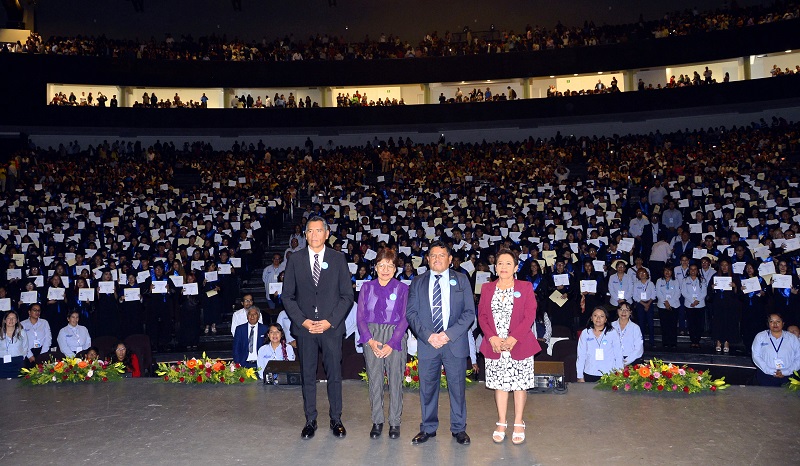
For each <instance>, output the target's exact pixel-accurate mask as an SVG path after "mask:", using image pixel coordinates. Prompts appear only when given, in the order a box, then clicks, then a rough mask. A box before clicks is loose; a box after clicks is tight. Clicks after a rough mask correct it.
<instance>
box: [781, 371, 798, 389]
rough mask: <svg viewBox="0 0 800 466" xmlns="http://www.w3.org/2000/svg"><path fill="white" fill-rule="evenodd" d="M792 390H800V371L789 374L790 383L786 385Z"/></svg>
mask: <svg viewBox="0 0 800 466" xmlns="http://www.w3.org/2000/svg"><path fill="white" fill-rule="evenodd" d="M784 386H785V387H786V389H787V390H789V391H790V392H798V391H800V373H798V372H797V371H794V374H792V375H790V376H789V383H787V384H786V385H784Z"/></svg>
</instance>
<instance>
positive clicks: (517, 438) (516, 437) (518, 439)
mask: <svg viewBox="0 0 800 466" xmlns="http://www.w3.org/2000/svg"><path fill="white" fill-rule="evenodd" d="M514 427H522V432H514V433H513V434H511V443H513V444H514V445H522V444H523V443H524V442H525V423H524V422H523V423H522V424H514Z"/></svg>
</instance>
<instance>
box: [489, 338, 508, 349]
mask: <svg viewBox="0 0 800 466" xmlns="http://www.w3.org/2000/svg"><path fill="white" fill-rule="evenodd" d="M489 344H490V345H492V351H494V352H495V353H501V352H502V351H503V345H504V344H505V340H503V339H501V338H500V337H498V336H497V335H495V336H493V337H491V338H489Z"/></svg>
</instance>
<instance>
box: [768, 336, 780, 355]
mask: <svg viewBox="0 0 800 466" xmlns="http://www.w3.org/2000/svg"><path fill="white" fill-rule="evenodd" d="M769 342H770V344H772V349H774V350H775V354H778V351H780V350H781V345H783V336H781V342H780V343H778V347H777V348H776V347H775V342H774V341H772V337H769Z"/></svg>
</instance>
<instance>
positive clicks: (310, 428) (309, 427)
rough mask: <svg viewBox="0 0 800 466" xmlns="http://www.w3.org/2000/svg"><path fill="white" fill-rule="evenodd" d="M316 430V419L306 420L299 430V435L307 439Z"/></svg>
mask: <svg viewBox="0 0 800 466" xmlns="http://www.w3.org/2000/svg"><path fill="white" fill-rule="evenodd" d="M316 430H317V421H311V422H307V423H306V426H305V427H303V431H302V432H300V436H301V437H303V439H305V440H308V439H310V438H311V437H313V436H314V432H315V431H316Z"/></svg>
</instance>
